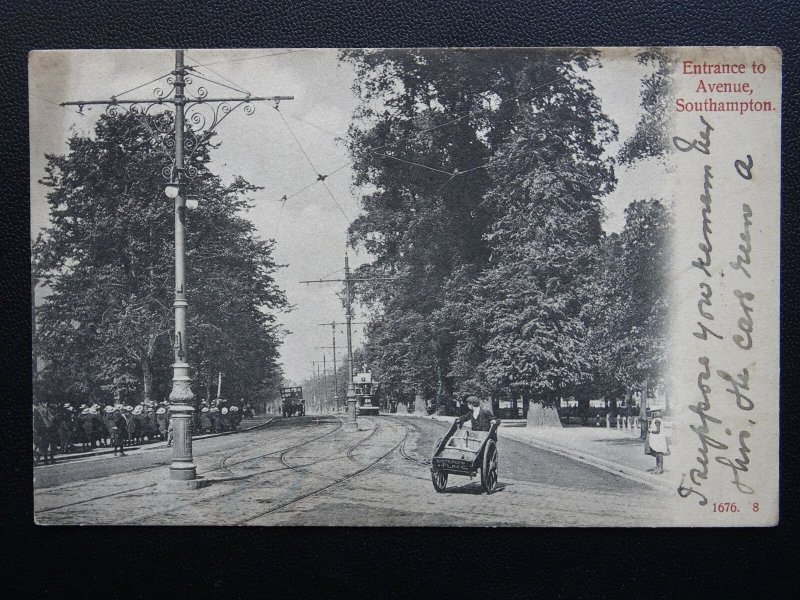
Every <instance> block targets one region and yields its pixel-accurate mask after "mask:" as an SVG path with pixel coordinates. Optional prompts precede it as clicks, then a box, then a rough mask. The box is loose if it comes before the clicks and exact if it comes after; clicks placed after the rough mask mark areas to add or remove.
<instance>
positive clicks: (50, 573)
mask: <svg viewBox="0 0 800 600" xmlns="http://www.w3.org/2000/svg"><path fill="white" fill-rule="evenodd" d="M798 4H799V3H797V2H790V1H784V2H732V1H716V2H700V1H694V2H686V1H681V2H678V1H671V2H664V1H650V2H632V1H620V2H616V3H614V4H613V5H611V4H610V3H608V4H607V3H602V2H596V3H590V2H575V1H565V0H544V1H539V2H533V1H528V2H525V1H514V2H511V1H503V0H495V1H487V2H465V1H460V2H458V1H454V2H435V1H427V2H421V1H412V2H399V1H392V0H384V1H382V2H381V1H372V0H371V1H360V2H344V1H341V0H329V1H327V2H322V3H316V2H310V1H297V2H292V1H288V0H287V1H285V2H255V1H253V2H231V1H229V2H204V1H202V0H193V1H187V2H183V3H178V2H174V1H173V2H134V1H128V2H120V1H118V2H108V1H105V0H102V1H99V0H91V1H88V0H87V1H80V2H79V1H65V0H62V1H59V2H42V1H31V2H10V1H5V2H0V6H2V8H3V10H2V12H0V99H2V104H0V109H1V110H2V112H1V113H0V114H2V116H3V121H2V126H0V165H2V173H3V177H2V178H1V179H0V189H1V190H2V195H1V196H0V198H1V199H2V216H1V217H0V228H1V229H0V234H1V235H2V236H3V241H4V244H3V250H2V265H1V266H2V274H3V279H2V285H3V288H2V290H3V300H4V301H3V303H2V314H0V335H2V340H3V343H2V351H3V359H4V360H3V366H4V372H5V373H4V374H5V378H4V382H5V386H4V388H5V389H4V390H3V393H2V404H0V411H2V413H0V414H2V416H3V419H2V421H1V423H2V425H0V453H1V454H0V455H2V457H3V466H4V467H5V469H4V473H3V476H2V478H0V481H1V482H2V483H1V484H0V485H2V499H3V508H2V510H1V511H0V514H2V519H3V524H4V525H5V526H6V527H4V529H3V540H2V549H3V554H4V555H7V557H6V556H3V557H0V559H1V562H0V565H2V567H1V568H2V571H3V573H4V574H3V575H2V576H0V592H5V593H4V596H5V597H7V598H11V597H21V594H22V593H23V590H31V591H32V590H36V591H37V592H38V594H41V595H46V596H52V597H67V596H72V595H76V594H77V595H79V596H80V597H92V598H93V597H100V596H103V597H109V598H115V597H142V598H144V597H159V598H165V597H170V598H171V597H176V596H177V597H186V596H188V595H190V594H199V595H200V596H201V597H206V596H219V595H225V596H230V597H253V596H255V597H260V596H266V595H268V596H271V597H277V598H283V597H295V596H296V597H315V598H328V597H346V598H355V597H379V598H393V597H408V596H416V597H419V598H428V597H432V596H434V595H436V596H442V595H444V596H447V597H465V598H466V597H470V598H471V597H488V598H502V599H510V598H534V597H666V598H684V597H686V598H694V597H699V596H701V595H702V596H706V595H710V596H711V597H717V596H718V595H721V594H722V593H725V592H727V594H726V595H729V596H732V597H741V596H749V595H752V594H755V595H756V597H773V598H775V597H777V598H780V597H783V596H786V597H789V596H790V594H791V596H792V597H794V596H795V594H796V592H797V589H798V585H797V583H796V578H797V572H796V571H797V566H796V558H795V557H796V553H795V551H794V543H793V542H794V541H795V536H796V534H795V530H794V525H795V523H796V519H795V515H796V509H795V508H794V502H793V497H794V493H793V490H794V488H795V485H796V482H797V478H796V466H795V464H794V462H793V461H792V460H791V459H792V458H793V455H795V454H796V451H793V449H794V446H795V444H796V442H795V441H794V438H795V436H796V433H795V432H796V431H797V430H798V425H799V424H800V423H799V420H798V410H797V403H796V402H795V398H794V397H793V396H794V394H792V392H793V390H794V386H793V382H794V375H795V372H796V367H795V363H796V361H793V360H791V358H792V357H794V356H796V355H797V344H796V342H795V337H794V331H795V323H796V320H797V319H796V317H795V314H794V306H795V304H796V303H795V302H793V299H794V295H795V293H796V288H797V286H796V278H795V277H793V274H794V272H795V271H796V264H797V259H796V246H797V244H798V238H797V218H798V214H797V208H796V205H797V200H798V197H797V192H796V189H797V185H798V177H797V166H798V152H797V150H798V136H797V126H796V122H797V114H798V108H799V107H798V103H799V101H800V93H799V92H798V87H797V75H798V68H797V67H798V60H797V59H798V46H800V29H799V28H798V26H797V23H798V22H800V10H798ZM599 45H619V46H631V45H770V46H779V47H781V48H782V50H783V59H784V66H783V76H784V91H783V131H784V133H783V140H782V143H783V149H782V153H783V157H782V177H783V179H782V190H783V192H782V203H783V204H782V211H783V214H782V228H783V232H782V267H781V277H782V290H781V305H782V309H783V310H782V312H781V325H782V340H781V344H782V363H781V367H782V368H781V390H782V394H781V396H782V398H781V400H782V402H781V408H782V411H781V432H782V438H783V440H782V443H781V449H782V454H781V525H780V526H779V527H777V528H771V529H727V530H719V529H717V530H705V529H691V530H663V529H653V530H642V529H637V530H612V529H608V530H602V529H571V530H561V529H524V530H511V531H509V530H493V529H464V530H445V529H403V530H395V529H355V530H354V529H309V528H302V529H301V528H286V529H280V528H272V529H269V528H254V529H236V530H234V529H230V528H206V527H202V528H201V527H197V528H78V527H73V528H61V527H52V528H43V527H35V526H34V525H33V518H32V486H31V456H30V447H31V446H30V441H31V440H30V436H31V434H30V421H29V419H30V417H29V415H30V404H29V403H30V373H31V352H30V317H31V311H30V279H29V277H30V271H29V263H30V236H29V190H28V169H29V167H28V162H29V149H28V143H27V131H28V130H27V110H28V105H27V53H28V52H29V51H30V50H33V49H45V48H152V47H156V48H158V47H162V48H173V47H176V46H181V47H186V48H203V47H263V48H273V47H342V46H352V47H358V46H367V47H391V46H394V47H409V46H599ZM775 234H776V235H778V232H777V231H776V232H775ZM787 357H788V358H787ZM14 559H16V560H14ZM245 589H249V590H250V591H249V592H248V593H245V591H244V590H245ZM791 592H794V593H791ZM9 594H10V595H9ZM25 595H26V596H27V595H28V594H27V593H26V594H25Z"/></svg>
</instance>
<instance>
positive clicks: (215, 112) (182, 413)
mask: <svg viewBox="0 0 800 600" xmlns="http://www.w3.org/2000/svg"><path fill="white" fill-rule="evenodd" d="M183 54H184V52H183V50H176V51H175V70H174V71H172V72H171V73H170V74H169V75H168V76H166V85H167V86H169V87H167V88H166V91H165V88H162V87H160V86H159V87H156V88H155V89H154V91H153V97H152V98H150V99H137V100H127V99H126V100H121V99H119V98H117V97H115V96H112V97H111V98H110V99H109V100H85V101H74V102H62V103H61V105H62V106H77V107H78V108H79V110H80V111H82V110H83V107H84V106H86V105H94V104H99V105H105V106H106V113H107V114H108V115H109V116H116V115H117V114H119V112H120V111H121V110H127V111H128V112H130V113H131V114H133V115H134V116H136V117H137V118H138V120H139V121H140V122H141V123H142V125H143V126H144V127H145V128H146V129H147V131H148V132H149V133H150V136H151V142H152V143H153V145H154V147H156V148H158V149H159V150H160V151H161V152H162V153H163V155H164V168H163V169H162V175H163V176H164V178H165V179H167V181H168V183H167V184H166V186H165V189H164V193H165V194H166V195H167V197H168V198H171V199H173V200H174V201H175V209H174V210H175V300H174V302H173V308H174V311H175V339H174V345H173V346H174V362H173V363H172V373H173V375H172V391H171V392H170V395H169V401H170V416H171V418H172V423H173V444H172V448H173V453H172V464H171V465H170V467H169V479H170V481H172V482H182V483H183V484H184V485H186V486H187V487H196V486H197V485H198V481H197V479H196V477H197V467H196V466H195V465H194V462H193V458H192V422H193V413H194V407H193V406H192V404H193V400H194V394H193V393H192V379H191V375H190V372H189V359H188V353H187V351H188V347H189V344H188V337H187V332H186V313H187V309H188V307H189V302H188V300H187V296H186V275H185V273H186V270H185V262H186V246H185V237H186V229H185V225H186V223H185V212H186V208H187V204H188V205H189V208H194V207H196V206H197V201H196V200H188V201H187V200H186V198H185V197H184V194H182V193H181V192H182V191H183V190H182V187H183V186H184V184H185V181H186V180H187V179H192V178H193V177H195V176H196V175H197V168H196V167H195V166H193V164H192V162H191V161H192V158H193V157H194V156H195V154H196V152H197V151H198V150H199V149H200V148H201V147H202V146H203V145H204V143H205V142H206V141H207V140H208V139H209V137H210V136H211V134H212V132H213V131H214V130H215V129H216V127H217V125H219V124H220V123H221V122H222V121H223V119H225V117H227V116H228V115H229V114H231V113H232V112H233V111H235V110H236V109H237V108H239V107H240V106H242V107H243V109H242V110H243V111H244V113H245V114H248V115H251V114H253V112H254V111H255V106H254V105H253V104H252V103H253V102H258V101H265V100H271V101H275V102H276V103H277V102H280V101H281V100H292V99H293V98H294V96H269V97H253V96H251V95H250V94H246V95H245V96H240V97H223V98H209V97H208V90H207V89H206V88H205V87H204V86H202V85H199V86H198V87H196V88H193V91H188V90H187V86H193V84H194V78H195V77H196V78H198V79H200V80H203V81H208V82H210V83H217V82H214V81H212V80H210V79H206V78H205V77H204V76H202V75H200V74H199V73H196V70H195V69H194V68H193V67H187V66H186V65H184V61H183ZM192 73H195V74H194V75H192ZM153 83H155V82H153ZM218 85H222V86H223V87H226V88H230V86H227V85H225V84H218ZM140 87H143V86H140ZM134 89H138V88H134ZM131 91H133V90H131ZM237 91H239V90H237ZM126 93H127V92H126ZM120 95H124V94H120ZM164 105H172V106H174V110H175V118H174V120H169V119H163V118H159V113H160V110H159V109H161V108H162V107H164Z"/></svg>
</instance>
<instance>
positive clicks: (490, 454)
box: [481, 440, 497, 494]
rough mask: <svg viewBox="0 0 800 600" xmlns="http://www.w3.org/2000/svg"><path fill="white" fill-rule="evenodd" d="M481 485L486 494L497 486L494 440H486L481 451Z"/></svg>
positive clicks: (495, 446)
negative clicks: (484, 446)
mask: <svg viewBox="0 0 800 600" xmlns="http://www.w3.org/2000/svg"><path fill="white" fill-rule="evenodd" d="M481 487H482V488H483V491H484V492H486V493H487V494H491V493H492V492H493V491H494V490H495V488H496V487H497V444H495V443H494V440H489V441H488V442H486V448H485V449H484V451H483V467H482V468H481Z"/></svg>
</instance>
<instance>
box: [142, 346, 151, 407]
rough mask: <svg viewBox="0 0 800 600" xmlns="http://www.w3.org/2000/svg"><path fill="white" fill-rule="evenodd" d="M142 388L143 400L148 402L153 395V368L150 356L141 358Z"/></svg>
mask: <svg viewBox="0 0 800 600" xmlns="http://www.w3.org/2000/svg"><path fill="white" fill-rule="evenodd" d="M142 390H143V394H144V399H143V401H144V402H150V401H151V400H152V396H153V369H152V368H151V366H150V357H149V356H145V357H144V358H143V359H142Z"/></svg>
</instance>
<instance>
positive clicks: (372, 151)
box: [287, 78, 560, 198]
mask: <svg viewBox="0 0 800 600" xmlns="http://www.w3.org/2000/svg"><path fill="white" fill-rule="evenodd" d="M559 79H560V78H558V79H552V80H550V81H547V82H545V83H542V84H540V85H537V86H534V87H532V88H530V89H529V90H526V91H525V92H521V93H519V94H517V95H516V96H511V97H510V98H507V100H506V101H511V100H518V99H520V98H522V97H523V96H526V95H528V94H530V93H531V92H534V91H536V90H538V89H541V88H543V87H545V86H548V85H550V84H552V83H555V82H556V81H558V80H559ZM486 110H488V108H476V109H473V110H471V111H469V112H466V113H463V114H461V115H458V116H456V117H454V118H453V119H450V120H449V121H445V122H444V123H440V124H439V125H434V126H433V127H429V128H427V129H419V130H417V131H415V132H414V133H411V134H409V135H407V136H404V137H400V138H398V139H397V140H396V141H395V142H393V143H392V144H384V145H383V146H376V147H375V148H372V149H370V150H367V151H366V152H365V154H377V155H378V156H382V157H384V158H390V159H394V160H398V161H400V162H405V163H407V164H410V165H414V166H418V167H422V168H424V169H428V170H432V171H437V172H439V173H442V174H444V175H450V179H448V180H447V181H446V182H445V183H444V184H443V185H442V186H441V187H440V188H439V189H438V190H437V191H436V193H437V194H438V193H439V191H441V190H442V188H444V186H446V185H447V184H448V183H450V182H451V181H452V180H453V179H454V178H455V177H456V176H460V175H465V174H467V173H471V172H473V171H477V170H478V169H483V168H486V167H487V166H489V165H493V164H495V161H489V162H487V163H484V164H482V165H478V166H477V167H471V168H469V169H465V170H463V171H460V170H458V169H456V170H455V171H453V172H450V171H445V170H443V169H436V168H434V167H430V166H428V165H423V164H421V163H415V162H412V161H407V160H405V159H401V158H398V157H396V156H391V155H390V154H379V153H378V150H383V149H384V148H388V147H389V146H390V145H393V144H396V143H397V142H402V141H405V140H408V139H411V138H413V137H416V136H417V135H419V134H425V133H430V132H431V131H436V130H437V129H441V128H443V127H447V126H449V125H452V124H453V123H457V122H459V121H461V120H462V119H465V118H467V117H469V116H472V115H474V114H476V113H479V112H484V111H486ZM290 116H291V115H290ZM298 120H300V119H298ZM301 122H305V121H301ZM306 124H307V125H310V123H306ZM312 127H314V126H313V125H312ZM317 129H319V128H318V127H317ZM321 131H322V130H321ZM325 133H328V135H332V134H330V132H325ZM501 160H510V158H509V159H501ZM354 162H355V161H354V160H350V161H348V162H346V163H344V164H343V165H342V166H340V167H338V168H337V169H335V170H334V171H331V172H330V173H328V174H327V175H325V176H324V177H325V178H327V177H329V176H331V175H333V174H334V173H336V172H338V171H341V170H342V169H344V168H345V167H348V166H350V165H352V164H353V163H354ZM315 170H316V169H315ZM317 176H318V177H319V174H317ZM319 181H320V180H319V179H318V180H317V181H314V182H313V183H310V184H308V185H307V186H305V187H303V188H301V189H299V190H298V191H296V192H293V193H292V194H289V195H288V196H287V197H288V198H292V197H293V196H296V195H297V194H300V193H301V192H304V191H305V190H307V189H308V188H310V187H313V186H315V185H316V184H317V183H318V182H319Z"/></svg>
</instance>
